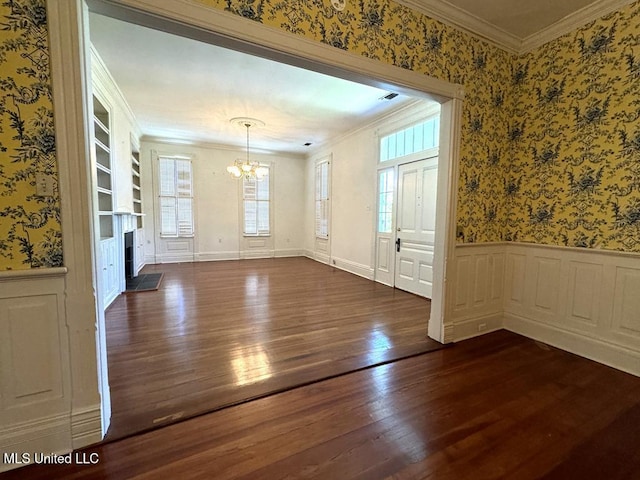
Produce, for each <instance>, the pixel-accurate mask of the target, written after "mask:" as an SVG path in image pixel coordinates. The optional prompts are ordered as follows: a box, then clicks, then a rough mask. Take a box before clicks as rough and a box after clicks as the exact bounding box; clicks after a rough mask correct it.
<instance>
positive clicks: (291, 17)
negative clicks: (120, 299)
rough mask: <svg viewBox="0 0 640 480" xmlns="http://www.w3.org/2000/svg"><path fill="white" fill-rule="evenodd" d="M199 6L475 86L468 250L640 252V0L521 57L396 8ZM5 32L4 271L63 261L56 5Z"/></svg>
mask: <svg viewBox="0 0 640 480" xmlns="http://www.w3.org/2000/svg"><path fill="white" fill-rule="evenodd" d="M192 1H194V2H196V3H201V4H205V5H208V6H210V7H212V8H216V9H221V10H226V11H229V12H232V13H234V14H237V15H241V16H243V17H245V18H248V19H251V20H253V21H256V22H260V23H263V24H265V25H268V26H271V27H274V28H277V29H281V30H285V31H288V32H291V33H292V34H294V35H300V36H304V37H307V38H310V39H313V40H316V41H319V42H322V43H326V44H328V45H331V46H333V47H335V48H339V49H343V50H347V51H350V52H352V53H355V54H359V55H363V56H366V57H370V58H373V59H376V60H379V61H382V62H386V63H389V64H393V65H396V66H399V67H402V68H406V69H410V70H413V71H416V72H419V73H423V74H425V75H430V76H432V77H435V78H439V79H443V80H447V81H450V82H453V83H459V84H462V85H464V87H465V94H466V96H465V101H464V111H463V115H464V118H463V126H462V145H461V147H462V149H461V169H460V184H459V192H458V193H459V194H458V214H457V223H458V227H459V229H458V230H459V231H460V236H459V239H458V240H459V241H461V242H489V241H502V240H511V241H526V242H534V243H539V244H553V245H569V246H581V247H587V248H606V249H616V250H624V251H632V252H638V251H640V46H639V45H640V42H639V40H640V21H638V19H639V18H640V3H635V4H631V5H629V6H627V7H625V8H623V9H621V10H620V11H618V12H615V13H613V14H611V15H608V16H606V17H604V18H601V19H599V20H597V21H595V22H592V23H591V24H589V25H586V26H584V27H582V28H580V29H578V30H576V31H575V32H572V33H571V34H568V35H565V36H563V37H561V38H559V39H557V40H554V41H552V42H550V43H548V44H546V45H544V46H542V47H540V48H538V49H536V50H535V51H533V52H531V53H529V54H526V55H523V56H521V57H516V56H514V55H511V54H509V53H506V52H504V51H502V50H500V49H499V48H497V47H494V46H492V45H490V44H488V43H486V42H483V41H481V40H479V39H477V38H475V37H473V36H471V35H468V34H466V33H464V32H461V31H459V30H457V29H455V28H453V27H450V26H448V25H445V24H443V23H441V22H438V21H436V20H434V19H431V18H429V17H427V16H425V15H422V14H419V13H416V12H414V11H412V10H410V9H408V8H406V7H404V6H402V5H399V4H397V3H395V2H393V1H391V0H359V1H350V2H347V4H346V8H345V10H344V11H342V12H336V11H335V10H333V8H332V7H331V5H330V2H329V1H328V0H289V1H282V0H192ZM0 23H1V25H2V29H1V30H0V67H1V68H2V72H3V75H2V77H1V79H0V154H1V157H0V268H2V269H7V268H14V269H20V268H32V267H39V266H58V265H61V264H62V246H61V232H60V209H59V198H58V194H57V183H56V187H55V195H54V196H53V197H38V196H36V195H35V175H36V173H44V174H45V175H47V176H49V177H53V178H56V175H57V172H56V158H55V143H54V131H55V130H54V126H53V117H52V105H51V88H50V78H49V52H48V46H47V25H46V9H45V0H11V1H7V0H5V1H3V2H2V3H1V4H0Z"/></svg>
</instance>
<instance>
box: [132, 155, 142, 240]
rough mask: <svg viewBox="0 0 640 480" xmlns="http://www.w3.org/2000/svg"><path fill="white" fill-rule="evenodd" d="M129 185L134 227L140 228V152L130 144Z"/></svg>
mask: <svg viewBox="0 0 640 480" xmlns="http://www.w3.org/2000/svg"><path fill="white" fill-rule="evenodd" d="M131 184H132V189H133V214H134V215H136V216H137V217H136V226H137V228H142V190H141V188H140V152H139V151H138V150H137V149H136V148H135V147H134V145H133V142H132V144H131Z"/></svg>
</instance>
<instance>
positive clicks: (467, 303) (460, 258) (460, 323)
mask: <svg viewBox="0 0 640 480" xmlns="http://www.w3.org/2000/svg"><path fill="white" fill-rule="evenodd" d="M505 249H506V244H504V243H483V244H464V245H457V246H456V250H455V257H454V262H455V263H454V268H453V271H454V272H455V276H454V278H451V279H450V280H449V281H451V282H452V287H451V288H452V289H453V292H454V294H453V295H452V298H453V300H452V302H453V305H452V308H451V310H450V311H451V312H452V315H451V317H452V318H451V320H450V322H449V319H448V321H447V323H451V324H452V326H453V333H452V337H453V338H452V340H453V341H460V340H464V339H466V338H471V337H475V336H478V335H483V334H485V333H488V332H492V331H495V330H499V329H500V328H502V309H503V297H504V294H505V288H504V287H505V284H504V278H505V265H506V262H505Z"/></svg>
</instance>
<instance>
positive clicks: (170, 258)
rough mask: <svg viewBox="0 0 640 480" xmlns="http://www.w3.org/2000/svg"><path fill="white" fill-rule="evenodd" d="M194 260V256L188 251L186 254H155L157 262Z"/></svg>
mask: <svg viewBox="0 0 640 480" xmlns="http://www.w3.org/2000/svg"><path fill="white" fill-rule="evenodd" d="M194 260H195V256H194V254H193V253H189V254H186V255H180V254H163V255H156V262H157V263H189V262H193V261H194Z"/></svg>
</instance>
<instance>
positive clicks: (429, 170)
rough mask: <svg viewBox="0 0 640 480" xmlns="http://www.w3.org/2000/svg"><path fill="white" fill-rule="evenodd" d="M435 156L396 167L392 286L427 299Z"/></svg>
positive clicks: (430, 277) (430, 285) (432, 246)
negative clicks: (396, 183)
mask: <svg viewBox="0 0 640 480" xmlns="http://www.w3.org/2000/svg"><path fill="white" fill-rule="evenodd" d="M437 181H438V157H433V158H429V159H425V160H420V161H418V162H413V163H407V164H405V165H400V166H399V170H398V209H397V217H396V219H397V221H396V227H397V228H396V230H397V231H396V268H395V286H396V287H397V288H400V289H402V290H406V291H408V292H411V293H415V294H416V295H421V296H423V297H427V298H431V295H432V291H433V253H434V249H435V225H436V187H437Z"/></svg>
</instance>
